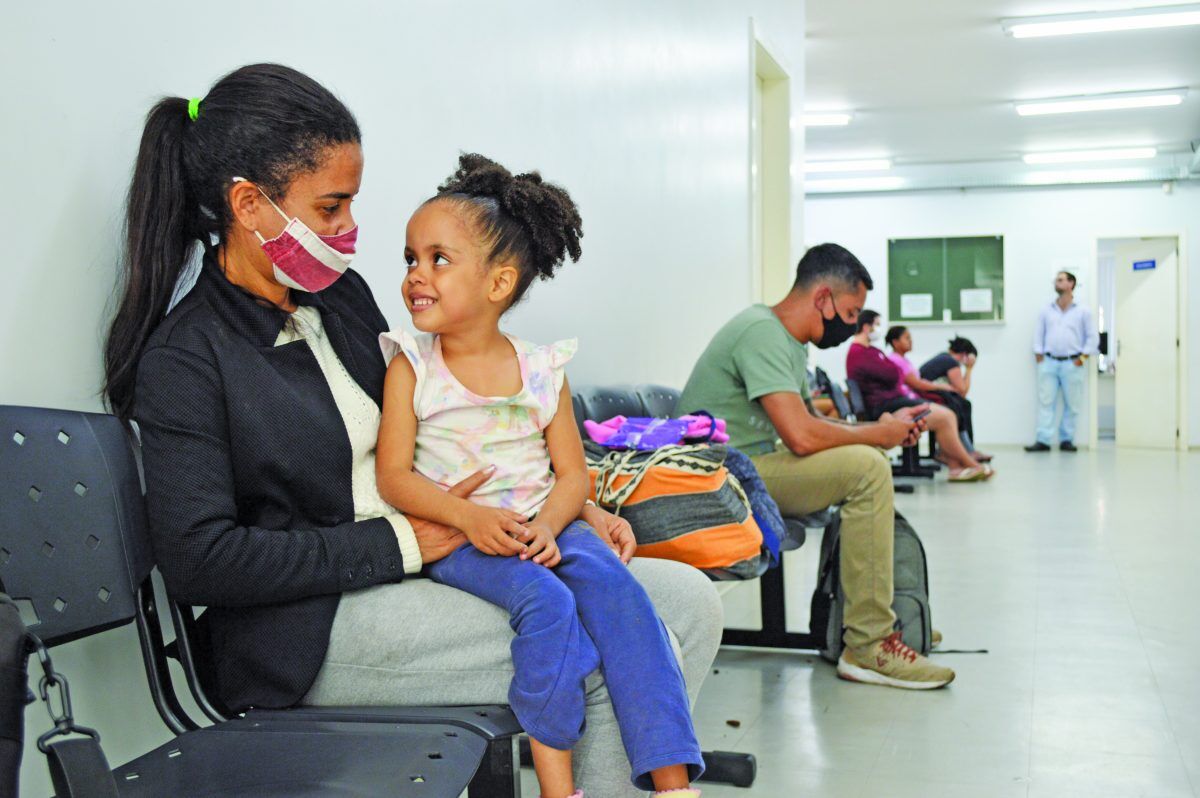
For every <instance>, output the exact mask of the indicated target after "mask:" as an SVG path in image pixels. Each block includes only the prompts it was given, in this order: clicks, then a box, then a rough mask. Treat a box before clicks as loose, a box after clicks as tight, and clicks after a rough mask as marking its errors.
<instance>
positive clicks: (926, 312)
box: [900, 294, 933, 319]
mask: <svg viewBox="0 0 1200 798" xmlns="http://www.w3.org/2000/svg"><path fill="white" fill-rule="evenodd" d="M932 315H933V294H901V295H900V317H901V318H905V319H928V318H929V317H931V316H932Z"/></svg>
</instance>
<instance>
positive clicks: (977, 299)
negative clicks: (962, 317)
mask: <svg viewBox="0 0 1200 798" xmlns="http://www.w3.org/2000/svg"><path fill="white" fill-rule="evenodd" d="M958 309H959V310H961V311H962V312H963V313H991V312H992V289H990V288H964V289H963V290H961V291H959V292H958Z"/></svg>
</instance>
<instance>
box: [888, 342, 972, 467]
mask: <svg viewBox="0 0 1200 798" xmlns="http://www.w3.org/2000/svg"><path fill="white" fill-rule="evenodd" d="M883 340H884V342H885V343H886V344H887V345H888V346H890V347H891V349H892V353H891V354H890V355H888V356H887V357H888V360H890V361H892V362H893V363H895V364H896V367H897V368H899V369H900V390H902V391H904V395H905V396H909V397H912V398H913V399H928V400H929V401H931V402H936V403H937V404H939V405H945V406H946V407H947V409H949V410H950V411H951V412H952V413H954V417H955V420H956V421H958V422H959V423H958V427H959V432H958V437H959V439H960V440H961V441H962V443H963V446H964V447H966V450H967V451H968V452H970V453H971V456H972V457H974V458H975V460H976V461H978V462H980V463H989V462H991V460H992V456H991V455H990V454H985V453H983V452H981V451H978V450H977V449H976V448H975V444H974V443H973V442H972V440H971V438H970V436H969V435H967V434H966V432H965V431H964V430H963V425H962V420H963V419H962V416H961V414H960V412H959V410H958V408H957V404H958V403H959V402H961V401H962V392H961V391H959V390H958V389H957V388H955V387H954V386H953V385H947V384H945V383H937V382H933V381H932V380H927V379H925V378H923V377H922V376H921V372H920V371H918V370H917V367H916V366H915V365H913V362H912V361H911V360H909V359H908V353H909V352H911V351H912V348H913V342H912V333H911V332H909V330H908V328H907V327H905V326H903V325H901V324H897V325H894V326H892V327H889V328H888V331H887V335H885V336H884V338H883ZM937 459H938V460H940V461H943V462H944V461H945V458H944V456H943V455H942V453H941V452H939V453H938V454H937Z"/></svg>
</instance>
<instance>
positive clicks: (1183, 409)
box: [1087, 230, 1190, 452]
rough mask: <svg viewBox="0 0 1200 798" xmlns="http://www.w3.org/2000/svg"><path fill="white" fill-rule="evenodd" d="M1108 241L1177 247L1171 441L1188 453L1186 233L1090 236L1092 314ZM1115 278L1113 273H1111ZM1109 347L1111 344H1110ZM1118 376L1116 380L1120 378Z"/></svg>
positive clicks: (1093, 423) (1093, 394) (1093, 411)
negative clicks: (1174, 432) (1170, 241)
mask: <svg viewBox="0 0 1200 798" xmlns="http://www.w3.org/2000/svg"><path fill="white" fill-rule="evenodd" d="M1109 238H1174V239H1175V242H1176V246H1177V248H1178V250H1177V254H1176V256H1175V260H1176V264H1177V265H1176V268H1178V269H1179V290H1178V292H1177V296H1176V297H1175V330H1176V331H1177V333H1178V335H1179V346H1178V347H1176V349H1175V368H1176V369H1177V371H1178V374H1179V387H1178V390H1177V394H1178V395H1177V396H1176V397H1175V414H1176V417H1175V424H1176V428H1177V429H1178V430H1179V437H1178V438H1177V439H1176V440H1175V449H1176V451H1184V452H1186V451H1187V450H1188V441H1189V440H1190V437H1189V430H1188V331H1187V319H1188V279H1187V278H1188V268H1187V265H1188V257H1187V253H1188V248H1187V233H1186V232H1185V231H1182V230H1181V231H1177V232H1159V231H1155V232H1144V231H1142V232H1134V233H1130V232H1128V231H1122V232H1117V233H1108V232H1106V233H1104V234H1103V235H1101V234H1097V235H1093V236H1092V260H1091V264H1090V266H1089V271H1090V272H1091V274H1092V275H1093V277H1094V279H1093V280H1092V285H1091V287H1090V288H1089V289H1088V292H1087V294H1088V297H1087V299H1088V302H1089V303H1090V305H1091V307H1092V309H1093V312H1094V311H1095V308H1096V301H1097V299H1098V298H1099V291H1098V289H1099V286H1097V285H1096V280H1098V279H1099V274H1098V270H1097V264H1098V263H1099V262H1100V241H1101V240H1102V239H1109ZM1114 279H1115V274H1114ZM1109 345H1110V346H1111V345H1113V342H1112V341H1110V342H1109ZM1120 378H1121V376H1120V374H1118V375H1117V379H1120ZM1098 386H1099V375H1097V374H1096V369H1095V368H1089V369H1088V416H1089V425H1090V427H1091V429H1090V430H1089V441H1090V443H1091V446H1092V448H1093V449H1095V448H1096V446H1097V445H1098V444H1099V441H1100V432H1099V419H1098V418H1097V411H1098V407H1099V401H1098V400H1099V387H1098Z"/></svg>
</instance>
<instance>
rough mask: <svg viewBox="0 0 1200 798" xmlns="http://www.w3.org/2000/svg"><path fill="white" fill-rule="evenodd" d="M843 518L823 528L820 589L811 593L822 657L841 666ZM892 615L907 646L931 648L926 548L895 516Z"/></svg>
mask: <svg viewBox="0 0 1200 798" xmlns="http://www.w3.org/2000/svg"><path fill="white" fill-rule="evenodd" d="M841 526H842V519H841V515H840V514H838V515H836V516H835V517H834V519H833V523H831V524H830V525H829V526H828V527H826V528H825V534H824V536H823V537H822V538H821V559H820V564H819V565H818V567H817V588H816V590H814V591H813V598H812V614H811V616H810V617H811V621H810V623H811V625H812V632H813V634H815V635H818V637H819V639H820V640H821V643H822V645H821V651H820V653H821V656H822V657H824V658H825V659H827V660H829V661H830V662H837V661H838V658H839V657H840V656H841V655H842V648H843V645H842V632H843V626H842V618H843V616H844V612H845V608H846V594H845V593H844V592H843V591H842V579H841V568H840V562H839V561H840V553H841ZM892 580H893V592H892V611H893V612H895V613H896V628H897V629H899V630H900V636H901V639H903V641H904V644H905V645H907V646H908V647H910V648H912V649H913V650H914V651H916V652H918V653H920V654H928V653H929V651H930V649H931V648H932V645H933V641H932V635H933V625H932V621H931V618H930V611H929V569H928V567H927V565H926V563H925V547H924V546H922V545H921V539H920V538H919V537H917V533H916V531H915V530H914V529H913V528H912V525H911V524H909V523H908V520H907V519H905V517H904V516H902V515H900V513H896V538H895V546H894V552H893V566H892Z"/></svg>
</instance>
